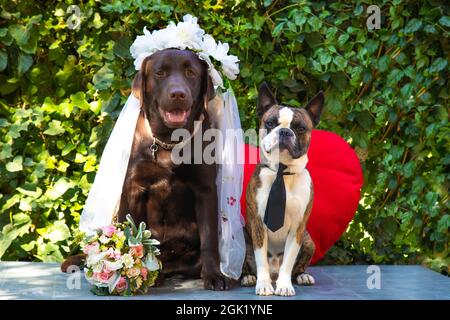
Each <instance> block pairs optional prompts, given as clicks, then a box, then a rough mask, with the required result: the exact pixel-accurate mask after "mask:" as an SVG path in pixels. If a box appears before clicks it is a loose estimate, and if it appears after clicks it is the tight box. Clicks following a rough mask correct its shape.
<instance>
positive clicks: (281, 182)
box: [241, 83, 324, 296]
mask: <svg viewBox="0 0 450 320" xmlns="http://www.w3.org/2000/svg"><path fill="white" fill-rule="evenodd" d="M323 106H324V95H323V93H322V92H320V93H319V94H317V95H316V96H315V97H314V98H312V99H311V100H310V101H309V102H308V104H307V105H306V106H305V107H304V108H295V107H290V106H286V105H282V104H279V103H278V102H277V100H276V99H275V97H274V95H273V94H272V92H271V91H270V88H269V87H268V85H267V84H266V83H263V84H262V85H261V87H260V88H259V94H258V104H257V115H258V118H259V120H260V138H259V141H260V154H261V162H260V164H258V166H257V167H256V169H255V172H254V173H253V176H252V178H251V180H250V182H249V185H248V187H247V194H246V196H247V225H246V228H245V235H246V239H247V254H246V262H245V264H244V269H243V276H242V278H241V284H242V285H244V286H253V285H255V284H256V294H258V295H265V296H267V295H273V294H276V295H280V296H292V295H295V290H294V287H293V286H292V279H294V281H296V282H297V284H299V285H312V284H314V278H313V277H312V276H311V275H309V274H307V273H305V269H306V268H307V266H308V265H309V263H310V261H311V258H312V256H313V254H314V250H315V246H314V242H313V241H312V239H311V237H310V235H309V233H308V232H307V231H306V224H307V222H308V218H309V215H310V214H311V210H312V204H313V197H314V189H313V183H312V181H311V177H310V175H309V172H308V170H307V169H306V164H307V162H308V156H307V152H308V147H309V144H310V141H311V131H312V129H313V128H314V127H315V126H317V124H318V123H319V119H320V114H321V112H322V109H323ZM255 275H256V276H255ZM272 280H273V281H276V287H275V290H274V288H273V286H272Z"/></svg>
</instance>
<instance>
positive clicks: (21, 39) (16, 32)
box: [8, 24, 30, 46]
mask: <svg viewBox="0 0 450 320" xmlns="http://www.w3.org/2000/svg"><path fill="white" fill-rule="evenodd" d="M8 30H9V34H10V35H11V36H12V37H13V38H14V40H15V41H16V43H17V44H18V45H19V46H20V45H24V44H26V43H27V41H28V38H29V36H30V32H29V30H28V29H27V28H26V27H25V26H22V25H19V24H13V25H10V26H9V27H8Z"/></svg>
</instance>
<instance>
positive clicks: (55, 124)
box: [44, 120, 66, 136]
mask: <svg viewBox="0 0 450 320" xmlns="http://www.w3.org/2000/svg"><path fill="white" fill-rule="evenodd" d="M65 131H66V130H65V129H64V128H63V127H62V126H61V121H59V120H52V122H50V123H49V127H48V129H47V130H45V131H44V134H47V135H49V136H57V135H60V134H63V133H64V132H65Z"/></svg>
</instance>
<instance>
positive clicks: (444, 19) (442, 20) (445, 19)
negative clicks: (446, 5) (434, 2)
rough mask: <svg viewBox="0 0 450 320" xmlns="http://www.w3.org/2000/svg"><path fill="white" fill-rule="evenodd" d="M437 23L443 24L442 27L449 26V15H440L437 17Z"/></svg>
mask: <svg viewBox="0 0 450 320" xmlns="http://www.w3.org/2000/svg"><path fill="white" fill-rule="evenodd" d="M439 23H440V24H441V25H443V26H444V27H450V17H449V16H442V17H441V18H440V19H439Z"/></svg>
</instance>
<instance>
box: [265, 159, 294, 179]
mask: <svg viewBox="0 0 450 320" xmlns="http://www.w3.org/2000/svg"><path fill="white" fill-rule="evenodd" d="M280 164H282V163H281V162H280ZM261 166H262V167H263V168H267V169H269V170H270V171H273V172H275V173H277V170H275V169H273V168H272V167H271V166H269V165H268V164H265V163H263V164H261ZM294 174H295V172H284V171H283V176H292V175H294Z"/></svg>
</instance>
